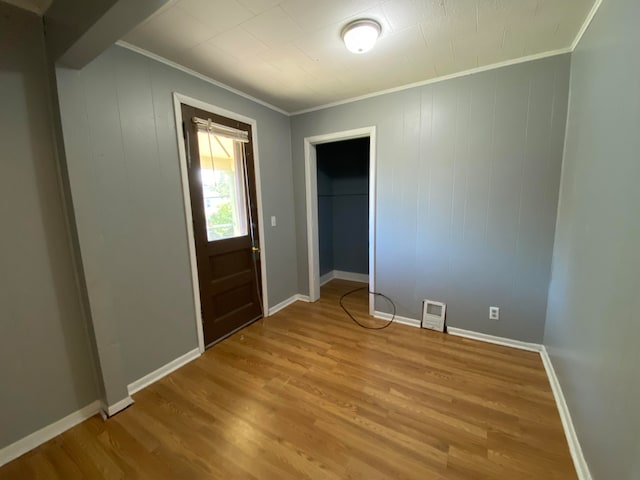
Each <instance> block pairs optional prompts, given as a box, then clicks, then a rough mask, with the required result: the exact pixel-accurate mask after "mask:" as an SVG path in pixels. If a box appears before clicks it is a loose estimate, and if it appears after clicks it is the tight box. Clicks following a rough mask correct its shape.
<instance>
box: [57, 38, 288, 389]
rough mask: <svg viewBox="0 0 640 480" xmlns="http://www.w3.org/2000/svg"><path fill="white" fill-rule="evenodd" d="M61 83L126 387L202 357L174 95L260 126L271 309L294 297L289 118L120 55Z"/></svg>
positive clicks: (76, 174) (71, 159)
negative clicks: (195, 352)
mask: <svg viewBox="0 0 640 480" xmlns="http://www.w3.org/2000/svg"><path fill="white" fill-rule="evenodd" d="M57 74H58V85H59V96H60V108H61V116H62V123H63V128H64V135H65V147H66V149H67V163H68V169H69V176H70V183H71V189H72V196H73V204H74V209H75V214H76V221H77V227H78V235H79V239H80V248H81V252H82V258H83V262H84V271H85V276H86V279H87V284H88V291H89V300H90V304H91V312H92V317H93V321H94V325H96V324H97V325H115V326H116V329H117V332H116V334H117V338H116V339H114V341H116V342H117V344H116V345H113V346H112V347H113V348H115V349H119V350H120V352H121V353H120V355H121V357H122V358H123V365H124V371H125V376H126V382H132V381H134V380H137V379H139V378H140V377H142V376H144V375H146V374H148V373H149V372H151V371H153V370H155V369H157V368H159V367H161V366H162V365H164V364H166V363H167V362H169V361H171V360H173V359H175V358H176V357H178V356H180V355H182V354H184V353H185V352H187V351H189V350H191V349H193V348H195V347H196V346H197V341H196V328H195V312H194V308H193V300H192V288H191V272H190V266H189V257H188V247H187V235H186V223H185V222H186V220H185V214H184V206H183V196H182V190H181V188H182V187H181V180H180V170H179V163H178V147H177V141H176V133H175V120H174V112H173V98H172V93H173V92H174V91H177V92H179V93H182V94H185V95H188V96H190V97H194V98H197V99H199V100H202V101H205V102H208V103H212V104H214V105H217V106H219V107H222V108H226V109H228V110H231V111H234V112H237V113H239V114H242V115H246V116H248V117H251V118H254V119H256V120H257V132H258V153H259V157H260V168H261V182H262V195H263V208H264V215H265V218H266V219H267V220H268V219H269V217H270V216H271V215H276V216H277V218H278V222H277V227H270V226H269V225H270V222H269V221H267V222H265V228H266V232H265V237H266V238H264V239H263V240H262V243H263V249H264V250H263V251H264V252H265V254H266V263H267V273H268V294H269V304H270V305H275V304H277V303H279V302H281V301H283V300H285V299H287V298H289V297H290V296H292V295H294V294H295V293H297V291H298V289H297V272H296V238H295V229H294V215H293V186H292V172H291V152H290V147H291V142H290V122H289V118H288V117H286V116H285V115H282V114H280V113H277V112H275V111H273V110H270V109H268V108H266V107H263V106H261V105H258V104H257V103H255V102H252V101H250V100H248V99H245V98H242V97H239V96H237V95H235V94H233V93H230V92H228V91H226V90H223V89H221V88H219V87H216V86H214V85H212V84H210V83H207V82H205V81H202V80H200V79H198V78H196V77H193V76H190V75H188V74H185V73H183V72H181V71H179V70H176V69H174V68H171V67H169V66H166V65H164V64H161V63H159V62H157V61H154V60H151V59H149V58H146V57H144V56H142V55H139V54H137V53H134V52H131V51H129V50H126V49H124V48H120V47H113V48H111V49H109V50H108V51H106V52H105V53H104V54H102V55H101V56H100V57H98V58H97V59H96V60H94V61H93V62H92V63H90V64H89V65H88V66H87V67H85V68H84V69H83V70H80V71H74V70H68V69H64V68H59V69H58V71H57ZM103 347H104V345H103ZM112 356H113V357H117V356H118V352H117V351H114V352H113V355H112Z"/></svg>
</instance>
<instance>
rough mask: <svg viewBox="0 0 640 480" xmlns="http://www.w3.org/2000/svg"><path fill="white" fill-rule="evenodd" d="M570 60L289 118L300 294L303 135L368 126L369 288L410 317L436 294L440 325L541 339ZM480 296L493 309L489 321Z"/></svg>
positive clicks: (303, 277) (304, 288) (303, 272)
mask: <svg viewBox="0 0 640 480" xmlns="http://www.w3.org/2000/svg"><path fill="white" fill-rule="evenodd" d="M569 60H570V59H569V56H568V55H563V56H556V57H551V58H547V59H543V60H538V61H535V62H528V63H523V64H519V65H514V66H509V67H504V68H500V69H496V70H492V71H488V72H485V73H479V74H475V75H470V76H466V77H462V78H458V79H453V80H448V81H444V82H440V83H436V84H432V85H426V86H422V87H416V88H413V89H409V90H404V91H401V92H397V93H393V94H388V95H383V96H378V97H374V98H370V99H365V100H361V101H358V102H353V103H349V104H345V105H340V106H336V107H332V108H328V109H324V110H320V111H316V112H311V113H307V114H302V115H298V116H295V117H293V118H292V122H291V125H292V153H293V174H294V185H295V195H296V197H295V198H296V202H295V205H296V225H297V238H298V284H299V289H300V291H301V292H308V273H307V248H306V245H307V242H306V228H305V218H306V213H305V183H304V153H303V139H304V137H306V136H311V135H319V134H325V133H330V132H336V131H341V130H348V129H352V128H357V127H364V126H368V125H376V126H377V140H378V141H377V163H378V167H377V168H378V179H377V199H376V201H377V213H376V272H375V275H376V289H377V290H379V291H380V292H382V293H384V294H386V295H388V296H390V297H391V298H392V299H393V300H394V301H395V302H396V305H397V308H398V314H399V315H402V316H407V317H411V318H420V316H421V302H422V299H424V298H430V299H433V300H441V301H444V302H446V303H447V304H448V307H447V315H448V322H449V324H450V325H453V326H456V327H460V328H466V329H470V330H475V331H479V332H485V333H488V334H493V335H499V336H503V337H508V338H514V339H519V340H525V341H532V342H541V341H542V337H543V329H544V321H545V313H546V303H547V288H548V285H549V272H550V264H551V252H552V245H553V236H554V228H555V218H556V209H557V195H558V185H559V178H560V165H561V160H562V147H563V138H564V125H565V120H566V106H567V92H568V81H569ZM490 305H497V306H499V307H500V308H501V311H500V320H499V321H497V322H496V321H489V320H488V309H489V306H490ZM380 307H381V308H384V306H383V304H380Z"/></svg>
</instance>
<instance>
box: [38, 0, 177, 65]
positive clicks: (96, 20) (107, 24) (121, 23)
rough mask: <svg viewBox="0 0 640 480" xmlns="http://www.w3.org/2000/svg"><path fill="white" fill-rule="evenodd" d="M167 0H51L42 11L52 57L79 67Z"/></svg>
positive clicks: (62, 62) (57, 60) (65, 63)
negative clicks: (49, 4) (51, 2)
mask: <svg viewBox="0 0 640 480" xmlns="http://www.w3.org/2000/svg"><path fill="white" fill-rule="evenodd" d="M168 1H169V0H94V1H91V2H87V1H86V0H55V1H54V2H53V4H52V5H51V6H50V7H49V9H48V10H47V12H46V13H45V15H44V24H45V36H46V41H47V48H48V50H49V54H50V55H51V57H52V59H53V60H54V61H55V62H56V63H60V64H62V65H64V66H66V67H70V68H75V69H81V68H83V67H84V66H85V65H87V64H88V63H89V62H91V61H92V60H93V59H94V58H96V57H97V56H98V55H100V54H101V53H102V52H103V51H104V50H106V49H107V48H109V47H110V46H111V45H113V44H114V43H115V42H116V41H118V40H119V39H120V38H121V37H123V36H124V35H125V34H126V33H128V32H129V31H130V30H132V29H133V28H135V27H136V26H137V25H138V24H140V23H141V22H142V21H143V20H145V19H146V18H147V17H149V16H150V15H151V14H152V13H154V12H155V11H157V10H158V9H159V8H160V7H162V6H163V5H164V4H165V3H167V2H168Z"/></svg>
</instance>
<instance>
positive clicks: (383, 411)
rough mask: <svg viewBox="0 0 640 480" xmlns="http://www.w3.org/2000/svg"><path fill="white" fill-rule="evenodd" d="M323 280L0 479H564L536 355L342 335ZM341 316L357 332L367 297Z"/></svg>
mask: <svg viewBox="0 0 640 480" xmlns="http://www.w3.org/2000/svg"><path fill="white" fill-rule="evenodd" d="M358 285H359V284H357V283H355V282H350V281H346V280H332V281H330V282H328V283H327V284H325V285H324V286H323V287H322V288H321V299H320V301H319V302H316V303H307V302H296V303H293V304H291V305H289V306H287V307H286V308H284V309H282V310H280V311H278V312H277V313H276V314H275V315H273V316H271V317H268V318H266V319H263V320H261V321H258V322H256V323H254V324H252V325H250V326H248V327H247V328H245V329H243V330H241V331H239V332H237V333H235V334H234V335H232V336H231V337H229V338H227V339H225V340H224V341H222V342H220V343H218V344H216V345H215V346H213V347H212V348H210V349H209V350H207V351H206V352H205V353H204V354H203V355H202V356H200V357H199V358H197V359H195V360H193V361H192V362H191V363H189V364H187V365H184V366H183V367H181V368H179V369H178V370H176V371H174V372H172V373H171V374H169V375H167V376H166V377H164V378H162V379H160V380H159V381H157V382H156V383H154V384H152V385H149V386H148V387H146V388H144V389H142V390H140V391H139V392H138V393H136V394H135V395H134V398H135V401H136V403H135V405H134V406H133V407H131V408H129V409H127V410H125V411H123V412H121V413H119V414H118V415H116V416H115V417H113V418H110V419H108V420H107V421H102V420H101V419H100V418H99V417H93V418H91V419H89V420H87V421H85V422H83V423H81V424H79V425H77V426H76V427H74V428H72V429H70V430H68V431H66V432H65V433H63V434H61V435H59V436H58V437H55V438H53V439H52V440H50V441H49V442H47V443H45V444H43V445H41V446H40V447H38V448H36V449H34V450H32V451H31V452H29V453H27V454H25V455H23V456H22V457H20V458H18V459H16V460H14V461H12V462H10V463H8V464H6V465H4V466H3V467H0V480H8V479H11V480H15V479H19V480H22V479H32V478H33V479H36V478H47V479H64V480H73V479H80V478H82V479H109V480H110V479H148V478H153V479H164V478H166V479H184V478H189V479H222V480H231V479H236V478H237V479H260V480H264V479H267V480H268V479H278V480H280V479H284V480H286V479H296V480H297V479H312V480H315V479H322V480H324V479H327V480H333V479H347V478H348V479H363V480H364V479H366V480H378V479H380V480H382V479H407V480H414V479H416V480H417V479H420V480H422V479H428V480H432V479H433V480H476V479H497V480H501V479H508V480H516V479H517V480H520V479H525V480H526V479H537V480H539V479H545V480H546V479H558V480H565V479H572V480H574V479H575V478H576V472H575V469H574V467H573V463H572V460H571V456H570V452H569V448H568V445H567V442H566V438H565V435H564V431H563V428H562V423H561V420H560V417H559V414H558V411H557V407H556V403H555V400H554V397H553V393H552V391H551V387H550V385H549V381H548V378H547V376H546V373H545V370H544V367H543V365H542V362H541V360H540V357H539V355H537V354H536V353H534V352H526V351H521V350H516V349H513V348H509V347H506V346H501V345H492V344H486V343H482V342H479V341H476V340H470V339H466V338H462V337H454V336H449V335H447V334H443V333H439V332H433V331H428V330H422V329H416V328H414V327H410V326H405V325H400V324H394V325H391V326H390V327H389V328H387V329H385V330H381V331H369V330H365V329H362V328H360V327H358V326H357V325H355V324H354V323H353V322H352V321H351V320H350V319H349V318H348V317H347V316H346V315H345V314H344V312H343V311H342V309H341V308H340V306H339V304H338V300H339V298H340V296H341V295H342V294H343V293H345V292H347V291H349V290H351V289H353V288H355V287H356V286H358ZM348 302H349V308H350V309H351V310H353V312H354V314H355V315H357V318H358V319H359V320H362V321H363V322H365V323H370V324H371V325H380V324H383V323H384V321H381V320H376V319H372V318H370V317H369V316H368V299H367V295H366V292H364V291H363V292H362V294H354V295H353V296H352V297H351V298H349V300H348Z"/></svg>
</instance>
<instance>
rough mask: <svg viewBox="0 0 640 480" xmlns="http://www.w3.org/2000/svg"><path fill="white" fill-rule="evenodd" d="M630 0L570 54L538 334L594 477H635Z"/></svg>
mask: <svg viewBox="0 0 640 480" xmlns="http://www.w3.org/2000/svg"><path fill="white" fill-rule="evenodd" d="M638 18H640V3H639V2H637V1H636V0H607V1H605V2H602V5H601V7H600V9H599V10H598V13H597V14H596V16H595V18H594V20H593V22H592V23H591V25H590V26H589V28H588V30H587V32H586V34H585V35H584V37H583V38H582V40H581V41H580V43H579V45H578V48H577V49H576V50H575V52H574V53H573V55H572V61H571V88H570V92H571V94H570V96H571V100H570V104H569V119H568V124H567V138H566V147H565V156H564V165H563V174H562V187H561V193H560V208H559V211H558V225H557V229H556V239H555V245H554V253H553V270H552V276H551V285H550V288H549V308H548V312H547V322H546V327H545V336H544V343H545V345H546V347H547V349H548V351H549V354H550V356H551V359H552V362H553V365H554V369H555V370H556V373H557V375H558V378H559V380H560V384H561V385H562V390H563V392H564V395H565V397H566V400H567V404H568V406H569V409H570V411H571V416H572V419H573V423H574V425H575V427H576V431H577V434H578V437H579V439H580V443H581V445H582V448H583V452H584V454H585V457H586V459H587V462H588V464H589V466H590V469H591V473H592V475H593V478H594V479H595V480H606V479H613V478H615V479H618V480H631V479H638V478H640V415H639V414H638V406H639V405H640V350H639V349H638V339H639V338H640V215H639V211H640V210H639V208H640V186H639V185H638V183H639V182H640V135H639V133H640V82H639V81H638V78H640V56H638V46H639V45H640V30H638V26H637V20H638Z"/></svg>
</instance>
